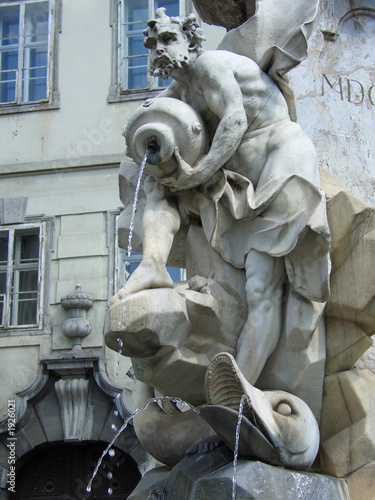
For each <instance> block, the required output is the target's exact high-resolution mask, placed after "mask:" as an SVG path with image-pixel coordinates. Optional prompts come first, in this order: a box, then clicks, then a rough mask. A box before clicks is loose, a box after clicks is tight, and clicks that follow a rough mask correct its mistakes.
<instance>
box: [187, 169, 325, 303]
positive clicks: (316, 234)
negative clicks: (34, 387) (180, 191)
mask: <svg viewBox="0 0 375 500" xmlns="http://www.w3.org/2000/svg"><path fill="white" fill-rule="evenodd" d="M207 187H208V186H205V189H203V190H202V191H201V192H200V193H198V194H197V197H198V204H199V211H200V216H201V221H202V226H203V229H204V232H205V234H206V238H207V240H208V241H209V242H210V244H211V246H212V247H213V248H214V250H216V251H217V252H218V253H219V254H220V255H221V256H222V257H223V258H224V260H226V261H227V262H229V263H231V264H233V265H234V266H235V267H238V268H244V267H245V259H246V255H247V254H248V253H249V251H250V250H251V249H255V250H258V251H259V252H264V253H266V254H268V255H271V256H273V257H284V258H285V266H286V271H287V276H288V280H289V282H290V283H291V284H292V286H293V288H294V289H295V290H296V291H297V292H298V293H299V294H301V295H302V296H304V297H305V298H307V299H310V300H314V301H318V302H323V301H325V300H326V299H327V297H328V294H329V271H330V260H329V242H330V236H329V228H328V223H327V217H326V203H325V196H324V193H323V192H322V191H320V189H319V188H317V187H316V186H315V185H314V184H312V183H311V182H310V181H309V180H307V179H305V178H304V177H301V176H299V175H297V174H293V175H289V176H280V177H279V178H276V179H271V180H269V181H268V182H265V183H264V184H258V186H257V187H256V189H254V185H253V184H252V182H251V181H250V180H249V179H248V178H246V177H245V176H244V175H242V174H238V173H236V172H233V171H230V170H227V169H221V170H220V171H219V172H218V173H217V174H216V175H215V182H211V183H210V185H209V189H207ZM213 189H215V191H213ZM208 193H209V194H208Z"/></svg>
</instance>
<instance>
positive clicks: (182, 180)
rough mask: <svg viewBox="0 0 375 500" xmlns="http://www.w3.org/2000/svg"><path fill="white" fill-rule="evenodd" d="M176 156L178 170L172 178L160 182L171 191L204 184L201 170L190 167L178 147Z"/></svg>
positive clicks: (175, 150)
mask: <svg viewBox="0 0 375 500" xmlns="http://www.w3.org/2000/svg"><path fill="white" fill-rule="evenodd" d="M174 156H175V158H176V162H177V168H176V170H175V171H174V173H173V174H172V175H171V176H170V177H167V178H165V179H163V180H160V182H161V183H162V184H164V185H165V186H167V187H168V188H169V189H170V190H171V191H182V190H185V189H191V188H194V187H197V186H199V185H200V184H202V179H201V175H200V174H201V169H200V168H197V167H198V166H195V167H192V166H191V165H189V163H187V162H186V161H185V160H184V159H183V158H182V156H181V155H180V150H179V148H178V147H175V149H174Z"/></svg>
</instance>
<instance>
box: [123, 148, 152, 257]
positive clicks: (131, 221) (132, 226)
mask: <svg viewBox="0 0 375 500" xmlns="http://www.w3.org/2000/svg"><path fill="white" fill-rule="evenodd" d="M148 154H149V150H148V149H146V152H145V155H144V157H143V160H142V163H141V166H140V167H139V174H138V180H137V185H136V187H135V192H134V198H133V206H132V216H131V219H130V226H129V236H128V248H127V250H126V256H127V257H130V254H131V251H132V238H133V230H134V220H135V212H136V211H137V204H138V195H139V189H140V186H141V180H142V176H143V171H144V168H145V166H146V162H147V156H148Z"/></svg>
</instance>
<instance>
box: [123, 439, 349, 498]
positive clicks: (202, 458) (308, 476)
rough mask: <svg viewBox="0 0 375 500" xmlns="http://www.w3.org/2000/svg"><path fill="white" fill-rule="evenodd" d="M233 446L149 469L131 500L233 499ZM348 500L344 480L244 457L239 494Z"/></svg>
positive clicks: (237, 488) (249, 496) (246, 495)
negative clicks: (166, 465)
mask: <svg viewBox="0 0 375 500" xmlns="http://www.w3.org/2000/svg"><path fill="white" fill-rule="evenodd" d="M232 478H233V452H232V451H231V450H230V449H229V448H227V447H226V446H222V447H220V448H218V449H216V450H215V451H212V452H210V453H206V454H204V455H193V456H190V457H186V458H185V459H184V460H182V461H181V462H180V463H179V464H177V465H176V466H175V467H173V468H172V469H168V468H166V467H161V468H160V469H153V470H151V471H149V472H147V473H146V474H145V475H144V476H143V478H142V480H141V482H140V483H139V484H138V486H137V488H136V489H135V490H134V491H133V493H132V494H131V495H130V496H129V500H219V499H220V500H226V499H228V500H231V499H232V484H233V483H232ZM250 499H256V500H349V499H350V495H349V490H348V487H347V484H346V482H345V481H344V480H341V479H336V478H333V477H331V476H325V475H323V474H316V473H312V472H300V471H294V470H287V469H284V468H282V467H274V466H271V465H267V464H264V463H261V462H253V461H250V460H239V461H238V465H237V475H236V500H250Z"/></svg>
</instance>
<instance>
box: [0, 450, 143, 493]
mask: <svg viewBox="0 0 375 500" xmlns="http://www.w3.org/2000/svg"><path fill="white" fill-rule="evenodd" d="M105 447H106V443H101V444H100V443H80V444H65V443H62V444H58V445H56V444H55V445H53V446H49V447H47V448H46V447H44V446H42V447H39V448H38V449H35V450H33V451H32V452H29V453H27V454H26V455H24V456H23V457H22V459H21V460H20V462H21V463H20V465H19V466H18V467H17V469H16V493H12V494H11V495H10V497H9V498H10V500H32V499H40V500H42V499H48V500H52V499H53V500H81V499H83V498H85V499H87V500H102V499H121V500H124V499H126V498H127V497H128V496H129V494H130V493H131V492H132V491H133V489H134V488H135V487H136V485H137V484H138V482H139V480H140V479H141V474H140V472H139V470H138V468H137V464H136V463H135V462H134V460H133V459H132V458H131V457H130V456H129V455H126V454H125V453H124V452H122V451H121V450H119V449H116V448H115V447H113V452H111V454H110V455H109V454H107V455H106V457H105V458H104V460H103V463H102V466H101V467H100V469H99V472H98V474H97V476H96V478H95V480H94V482H93V485H92V490H91V493H87V492H86V486H87V483H88V481H89V479H90V478H91V475H92V472H93V470H94V468H95V466H96V463H97V461H98V459H99V457H100V456H101V454H102V452H103V450H104V449H105Z"/></svg>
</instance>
